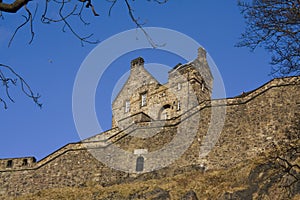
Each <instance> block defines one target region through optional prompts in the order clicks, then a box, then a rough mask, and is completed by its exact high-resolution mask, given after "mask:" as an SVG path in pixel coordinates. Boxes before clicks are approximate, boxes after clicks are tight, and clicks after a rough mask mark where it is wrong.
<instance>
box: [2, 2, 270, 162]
mask: <svg viewBox="0 0 300 200" xmlns="http://www.w3.org/2000/svg"><path fill="white" fill-rule="evenodd" d="M94 4H95V7H96V8H97V11H98V13H99V14H100V16H99V17H97V18H95V17H92V14H91V13H89V12H88V15H87V17H86V19H88V20H89V21H90V22H91V24H90V26H87V27H85V26H81V25H80V23H79V22H78V21H74V22H73V23H74V28H75V29H78V30H80V32H82V33H83V34H84V33H94V38H95V39H98V40H99V41H100V42H101V41H103V40H105V39H107V38H108V37H110V36H113V35H115V34H117V33H120V32H122V31H126V30H128V29H132V28H135V25H134V23H133V22H132V21H131V20H130V18H129V16H128V11H127V10H126V5H125V3H123V1H119V2H118V3H117V4H116V6H115V7H114V9H113V10H112V14H111V16H110V17H109V16H108V9H109V5H110V4H109V3H107V1H99V2H98V1H97V2H96V1H95V2H94ZM40 6H41V7H42V5H40ZM133 7H134V14H135V15H136V16H138V17H140V18H141V19H142V20H144V21H145V22H146V24H145V26H150V27H163V28H169V29H173V30H176V31H179V32H182V33H184V34H186V35H188V36H189V37H191V38H193V39H195V40H196V41H197V42H198V43H200V44H201V45H202V46H203V47H204V48H205V49H206V50H207V51H208V52H209V54H210V55H211V57H212V58H213V60H214V61H215V63H216V65H217V67H218V69H219V71H220V73H221V75H222V77H223V81H224V84H225V89H226V93H227V97H233V96H236V95H239V94H241V93H242V92H243V91H245V92H246V91H249V90H253V89H255V88H257V87H259V86H261V85H262V84H264V83H266V82H267V81H269V80H271V79H272V77H270V76H269V75H268V74H269V72H270V65H269V64H268V62H269V59H270V55H268V53H267V52H266V51H264V50H263V49H257V50H256V51H255V52H254V53H252V52H249V49H246V48H237V47H234V45H235V44H236V43H237V42H238V39H239V37H240V34H241V33H242V32H243V30H244V28H245V23H244V19H243V17H242V15H241V14H240V12H239V8H238V7H237V1H235V0H231V1H220V0H219V1H216V0H213V1H199V0H189V1H182V0H172V1H169V2H168V3H166V4H164V5H158V4H155V3H153V2H152V3H150V2H148V1H135V3H134V4H133ZM21 13H22V12H20V14H21ZM39 14H41V13H37V18H36V21H35V23H34V30H35V33H36V34H35V37H34V40H33V42H32V44H31V45H29V44H28V41H29V40H30V30H29V28H28V27H24V28H23V29H22V30H20V32H19V33H18V34H17V35H16V37H15V39H14V41H13V43H12V45H11V47H10V48H8V47H7V44H8V41H9V39H10V37H11V35H12V34H13V31H14V29H15V28H16V26H17V25H18V23H20V22H21V21H22V20H23V18H22V17H21V16H16V15H12V14H5V15H4V20H0V52H1V54H0V63H3V64H7V65H10V66H13V68H14V69H15V71H17V72H18V73H19V74H20V75H22V76H23V77H24V78H25V79H26V81H27V82H28V83H29V84H30V86H31V87H32V89H33V90H34V91H35V92H38V93H40V94H41V95H42V98H41V102H42V103H43V108H42V109H39V108H38V107H37V106H36V105H35V104H34V103H33V102H32V101H31V100H30V99H28V98H26V97H25V95H23V94H22V93H21V92H20V88H13V87H12V88H11V95H12V96H13V98H14V99H15V103H9V104H8V109H7V110H4V109H2V108H0V134H1V139H0V158H12V157H22V156H35V157H36V158H37V159H38V160H40V159H42V158H43V157H45V156H47V155H48V154H50V153H52V152H53V151H55V150H57V149H58V148H60V147H62V146H64V145H65V144H67V143H70V142H77V141H79V140H80V138H79V135H78V134H77V131H76V128H75V125H74V121H73V115H72V91H73V84H74V81H75V78H76V73H77V71H78V69H79V68H80V65H81V63H82V62H83V60H84V59H85V57H86V56H87V55H88V54H89V52H91V51H92V49H93V48H95V47H96V45H90V44H86V45H85V46H84V47H81V43H80V41H79V40H78V39H76V38H75V37H74V36H73V35H72V34H71V33H70V32H69V31H68V30H67V31H66V32H65V33H64V32H62V31H61V29H62V25H61V24H54V25H44V24H41V23H40V21H39V16H40V15H39ZM111 51H113V49H111ZM195 51H197V50H196V49H195ZM138 56H142V57H144V59H145V62H146V63H155V62H156V63H163V64H165V65H169V66H170V67H173V66H175V65H176V64H177V63H179V62H182V60H181V59H180V58H176V57H172V56H170V55H167V54H166V53H164V52H161V51H153V52H152V51H148V52H147V51H146V52H145V51H141V52H139V51H135V52H131V53H129V54H126V55H125V56H122V57H121V58H120V59H118V60H116V62H114V63H113V65H114V67H112V68H111V70H112V71H111V72H110V75H107V76H106V78H104V79H103V80H101V81H100V83H99V86H98V89H97V96H96V109H97V116H98V118H99V120H100V121H101V122H100V123H101V126H102V127H103V128H104V129H109V128H110V120H111V112H110V110H111V105H110V103H111V93H112V90H113V85H114V83H116V82H117V81H118V80H119V78H120V77H121V76H122V75H123V74H124V73H125V72H126V71H128V70H129V68H130V61H131V60H132V59H134V58H136V57H138ZM99 63H101V57H99ZM106 86H107V87H106ZM0 89H1V90H0V92H1V97H3V92H4V91H3V89H2V88H0Z"/></svg>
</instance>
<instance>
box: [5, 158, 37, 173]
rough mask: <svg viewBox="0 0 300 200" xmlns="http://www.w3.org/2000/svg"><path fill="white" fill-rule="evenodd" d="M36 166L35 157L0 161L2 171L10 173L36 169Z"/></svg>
mask: <svg viewBox="0 0 300 200" xmlns="http://www.w3.org/2000/svg"><path fill="white" fill-rule="evenodd" d="M35 164H36V159H35V157H23V158H6V159H0V170H7V171H10V170H19V169H29V168H32V167H34V166H35Z"/></svg>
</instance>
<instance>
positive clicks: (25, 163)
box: [22, 158, 28, 166]
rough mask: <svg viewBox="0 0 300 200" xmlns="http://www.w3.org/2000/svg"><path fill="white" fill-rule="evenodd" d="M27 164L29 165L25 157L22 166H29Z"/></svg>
mask: <svg viewBox="0 0 300 200" xmlns="http://www.w3.org/2000/svg"><path fill="white" fill-rule="evenodd" d="M27 165H28V160H27V159H26V158H25V159H23V162H22V166H27Z"/></svg>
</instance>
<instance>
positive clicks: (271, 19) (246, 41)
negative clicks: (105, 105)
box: [237, 0, 300, 76]
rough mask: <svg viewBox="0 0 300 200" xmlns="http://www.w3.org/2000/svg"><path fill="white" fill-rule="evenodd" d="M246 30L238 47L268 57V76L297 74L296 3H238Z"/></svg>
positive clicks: (299, 14) (299, 30) (299, 6)
mask: <svg viewBox="0 0 300 200" xmlns="http://www.w3.org/2000/svg"><path fill="white" fill-rule="evenodd" d="M239 6H240V8H241V13H242V14H243V16H244V18H245V20H246V24H247V27H246V30H245V32H244V33H243V34H242V36H241V41H240V42H239V43H238V44H237V46H238V47H249V48H250V49H251V50H252V51H254V50H255V49H256V48H257V47H259V46H261V47H264V48H265V49H266V50H268V51H269V52H270V53H271V55H272V56H271V62H270V64H271V65H272V66H273V67H272V75H275V76H276V75H280V76H282V75H283V76H285V75H298V74H300V0H291V1H280V0H255V1H253V2H252V3H245V2H244V1H239Z"/></svg>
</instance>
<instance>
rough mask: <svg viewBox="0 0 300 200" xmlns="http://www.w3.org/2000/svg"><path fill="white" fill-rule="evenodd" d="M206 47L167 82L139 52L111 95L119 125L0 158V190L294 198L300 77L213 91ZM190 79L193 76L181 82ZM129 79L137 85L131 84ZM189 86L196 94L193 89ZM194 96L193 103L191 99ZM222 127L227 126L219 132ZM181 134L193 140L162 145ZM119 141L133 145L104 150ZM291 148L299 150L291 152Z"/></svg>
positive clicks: (1, 194) (9, 194)
mask: <svg viewBox="0 0 300 200" xmlns="http://www.w3.org/2000/svg"><path fill="white" fill-rule="evenodd" d="M199 55H200V57H198V58H197V59H196V60H195V61H193V62H190V63H187V64H184V65H178V66H176V67H175V68H174V69H173V70H171V72H170V73H169V82H168V83H167V84H166V85H160V84H159V83H158V82H157V81H156V80H155V79H154V78H153V77H152V76H151V75H150V74H149V73H148V72H147V71H146V70H145V69H144V68H143V63H144V60H143V59H142V58H138V59H135V60H133V61H132V63H131V70H132V72H131V73H132V76H131V77H130V78H129V80H128V82H127V84H125V86H124V88H123V90H121V92H120V94H119V96H118V97H117V98H116V100H115V101H114V104H113V111H114V119H113V128H112V129H111V130H108V131H106V132H104V133H101V134H97V135H95V136H93V137H91V138H88V139H86V140H83V141H81V142H78V143H71V144H67V145H66V146H64V147H62V148H61V149H59V150H57V151H55V152H54V153H53V154H50V155H49V156H47V157H46V158H44V159H42V160H40V161H36V160H35V159H34V158H32V157H25V158H15V159H0V199H9V198H13V199H14V198H17V197H19V196H23V195H25V196H26V195H30V194H36V193H38V192H39V194H42V195H43V194H44V195H46V194H48V192H49V191H51V190H55V191H56V190H57V189H59V188H61V189H62V188H63V190H66V191H69V193H68V194H69V195H71V194H73V192H74V191H73V189H74V188H75V189H76V191H80V192H81V193H82V194H85V193H88V194H89V195H91V197H90V196H89V198H86V199H93V198H95V199H105V198H106V199H139V198H140V199H151V198H152V199H155V198H156V199H180V198H182V199H197V198H198V199H205V198H206V199H260V198H261V199H264V198H265V199H267V198H266V197H275V196H280V198H279V199H288V198H292V197H293V198H294V197H295V198H296V197H297V194H299V188H300V187H299V179H300V178H299V170H300V168H299V167H298V166H299V152H300V150H299V149H298V147H299V141H300V140H299V139H300V137H299V135H300V133H299V124H300V122H299V119H300V100H299V96H300V77H288V78H281V79H273V80H272V81H270V82H268V83H266V84H264V85H263V86H261V87H259V88H258V89H256V90H253V91H251V92H248V93H245V94H243V95H241V96H238V97H235V98H228V99H221V100H211V99H210V94H211V89H212V88H211V85H212V80H213V79H212V76H211V74H210V72H209V70H208V69H207V63H206V59H205V58H204V57H203V52H202V50H201V49H200V53H199ZM201 56H202V57H201ZM198 69H201V70H202V71H201V70H200V71H198ZM135 76H137V77H136V78H134V77H135ZM178 76H179V78H178ZM180 76H181V77H183V79H181V78H180ZM184 78H188V79H187V80H188V82H181V81H182V80H184ZM141 80H142V82H141V83H140V84H141V85H138V84H137V82H139V81H141ZM143 80H144V81H145V82H143ZM178 83H180V84H178ZM131 87H133V88H134V87H136V88H135V90H134V91H133V92H128V90H129V89H130V88H131ZM190 92H193V93H194V97H195V98H192V97H191V98H186V97H187V96H185V95H184V94H190ZM145 94H146V96H143V95H145ZM192 96H193V95H192ZM128 101H129V102H128ZM187 102H189V103H191V105H193V106H192V107H188V106H187V107H185V106H184V105H186V103H187ZM224 111H226V112H224ZM225 113H226V118H225V119H222V118H220V116H221V115H222V114H225ZM212 119H213V120H214V121H212ZM222 120H224V124H222V123H221V122H222ZM118 124H119V125H120V127H119V126H118ZM222 125H223V126H222ZM219 126H222V128H221V132H220V133H218V134H214V133H215V132H216V131H217V128H218V127H219ZM191 132H194V135H190V133H191ZM210 133H213V134H212V135H211V134H210ZM178 135H180V136H181V138H180V139H178V138H177V137H178ZM211 136H213V137H211ZM174 141H180V142H182V143H183V142H187V144H188V145H183V144H182V143H179V144H176V145H173V146H172V148H173V149H171V150H168V149H167V150H165V147H166V146H167V145H168V144H173V143H174ZM214 141H215V142H214ZM112 146H115V147H117V148H118V149H122V150H124V152H127V154H126V155H123V154H120V153H119V152H118V151H110V152H109V153H107V152H108V150H109V149H110V147H112ZM183 146H184V147H185V148H186V149H184V151H182V152H181V154H178V152H179V151H180V150H182V149H183ZM161 149H163V150H164V151H161ZM291 149H292V150H293V149H294V153H288V152H290V151H291ZM165 152H167V153H169V154H166V155H167V156H163V155H164V154H163V153H165ZM97 156H99V157H97ZM101 156H103V157H101ZM172 156H174V157H172ZM176 156H178V157H176ZM172 159H173V162H170V160H172ZM261 159H263V162H262V161H261ZM100 161H101V162H100ZM111 163H113V164H114V166H113V167H111V166H110V165H111ZM246 163H248V164H247V165H246ZM241 166H242V167H241ZM122 167H123V168H122ZM156 167H157V168H156ZM154 169H157V170H154ZM242 172H243V173H242ZM237 174H238V177H237ZM216 175H217V176H216ZM152 181H153V182H152ZM91 184H92V185H93V187H90V185H91ZM124 185H125V186H124ZM279 186H281V187H279ZM117 187H118V189H116V188H117ZM121 187H124V188H126V189H124V188H123V189H120V188H121ZM218 187H219V188H220V189H218ZM70 188H72V189H70ZM81 188H85V189H86V188H90V189H91V191H89V190H84V189H83V190H81ZM286 188H288V190H285V189H286ZM75 189H74V190H75ZM94 189H95V190H96V191H94ZM191 189H192V190H193V191H190V190H191ZM221 189H222V191H221ZM70 190H71V192H70ZM121 190H122V192H120V191H121ZM219 190H220V191H219ZM72 191H73V192H72ZM99 191H102V193H103V195H102V194H100V193H99ZM287 191H288V192H287ZM89 192H91V193H89ZM212 192H213V193H212ZM59 193H64V192H63V191H59ZM98 193H99V194H98ZM74 194H77V193H76V192H75V193H74ZM51 195H53V192H49V196H51ZM77 196H78V195H77ZM27 197H28V196H27ZM24 198H25V197H24ZM30 198H31V197H28V199H30ZM51 198H52V199H56V197H53V196H51ZM74 198H75V197H74ZM44 199H46V198H44ZM70 199H72V197H70ZM75 199H76V198H75ZM79 199H80V198H79ZM82 199H85V198H84V197H83V198H82Z"/></svg>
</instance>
